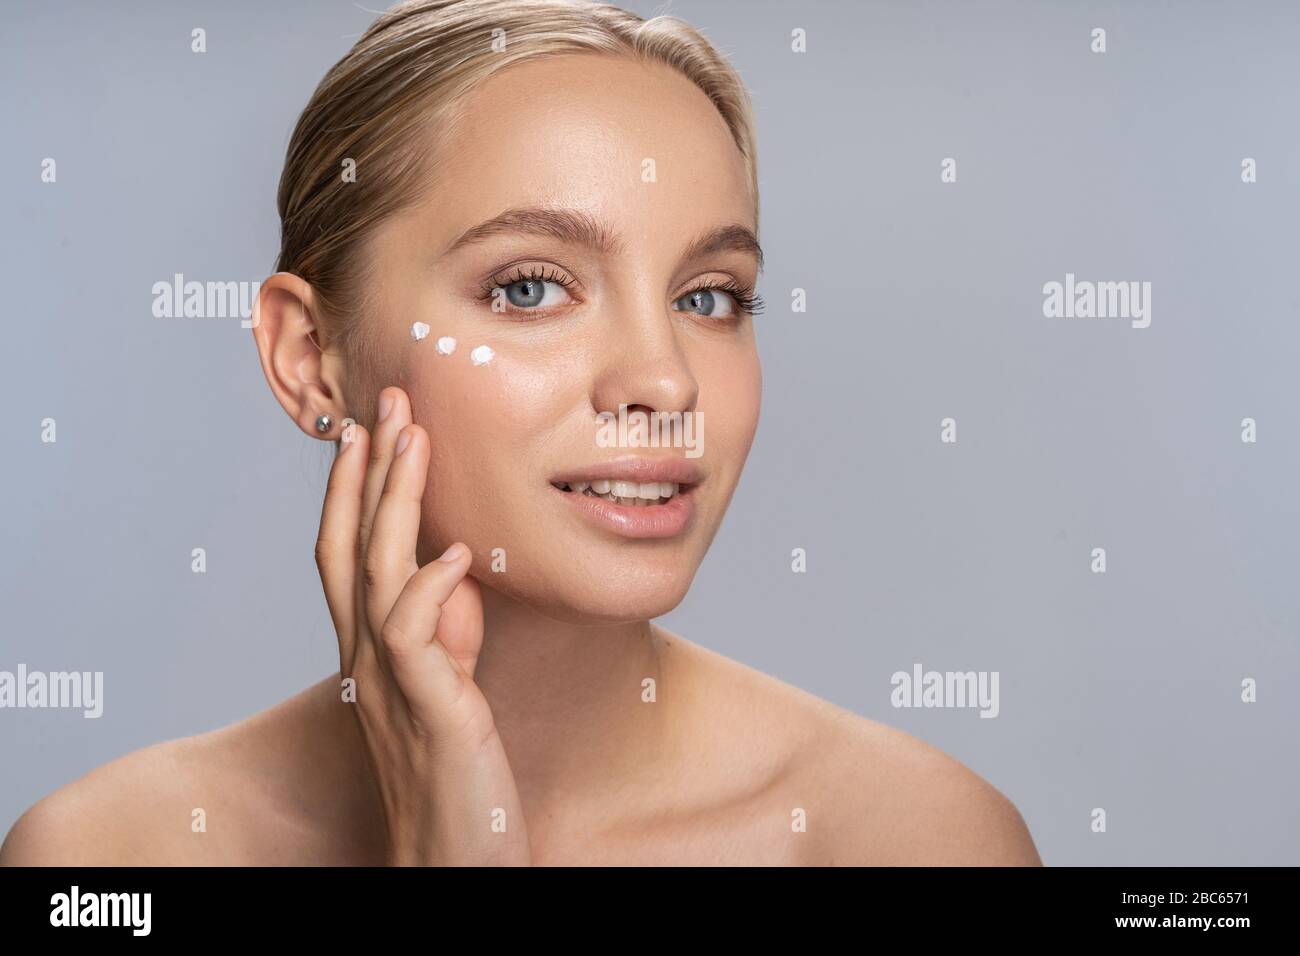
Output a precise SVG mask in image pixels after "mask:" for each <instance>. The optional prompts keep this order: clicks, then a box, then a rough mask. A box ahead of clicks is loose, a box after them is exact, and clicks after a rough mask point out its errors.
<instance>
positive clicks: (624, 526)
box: [551, 458, 703, 538]
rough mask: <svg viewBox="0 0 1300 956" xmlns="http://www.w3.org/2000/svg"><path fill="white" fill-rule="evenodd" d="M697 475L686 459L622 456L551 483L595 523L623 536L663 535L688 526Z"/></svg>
mask: <svg viewBox="0 0 1300 956" xmlns="http://www.w3.org/2000/svg"><path fill="white" fill-rule="evenodd" d="M702 480H703V475H702V473H701V471H700V469H699V468H698V467H697V466H696V465H695V463H694V462H691V461H688V460H685V459H680V458H673V459H664V460H660V461H656V460H653V459H646V458H621V459H612V460H610V461H607V462H603V463H601V464H596V465H591V466H589V467H586V468H581V469H577V470H574V471H570V472H564V473H562V474H559V475H556V476H555V477H554V478H552V479H551V486H552V487H553V488H555V490H556V491H557V492H559V493H560V494H562V495H563V496H564V498H565V499H566V500H567V501H568V502H569V503H570V504H571V505H572V506H573V507H574V508H576V509H577V510H578V512H579V514H580V515H581V516H582V517H584V518H585V519H586V520H588V521H589V522H591V523H592V524H594V525H595V526H596V527H599V528H602V529H604V530H606V531H612V532H614V533H615V534H618V535H620V536H622V537H627V538H668V537H673V536H675V535H678V534H681V533H682V532H683V531H685V530H686V529H687V528H688V527H689V526H690V524H691V519H692V518H693V516H694V514H695V502H694V498H693V496H692V491H693V489H694V488H695V486H696V485H698V484H699V483H700V482H701V481H702Z"/></svg>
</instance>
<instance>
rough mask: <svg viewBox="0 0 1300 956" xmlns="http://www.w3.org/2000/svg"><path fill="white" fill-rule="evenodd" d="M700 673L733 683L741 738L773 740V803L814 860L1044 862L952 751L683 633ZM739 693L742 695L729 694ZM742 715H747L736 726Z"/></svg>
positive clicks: (1004, 807) (803, 854) (1005, 803)
mask: <svg viewBox="0 0 1300 956" xmlns="http://www.w3.org/2000/svg"><path fill="white" fill-rule="evenodd" d="M675 639H676V640H678V641H681V645H680V646H681V647H682V649H683V651H684V653H685V654H689V655H691V656H693V657H695V658H696V663H697V668H698V669H699V670H700V671H701V672H711V676H708V677H705V678H702V680H706V681H707V682H708V683H711V684H714V685H715V686H717V687H719V688H723V687H725V688H728V690H727V692H726V693H728V694H731V695H734V698H733V700H732V701H730V702H729V703H728V704H727V710H728V712H730V713H732V714H736V715H743V721H738V722H737V725H736V727H735V728H734V732H735V733H736V735H737V737H738V738H739V739H741V740H744V741H746V742H747V743H746V746H756V745H755V744H753V743H751V742H752V741H755V740H766V741H768V743H767V745H766V746H767V747H768V748H769V750H770V752H769V753H768V754H767V755H766V756H765V757H764V758H763V761H764V763H765V764H766V765H768V766H779V767H780V770H779V772H778V773H775V774H772V775H771V777H770V782H769V784H768V785H767V787H766V791H767V799H770V800H771V801H772V802H773V803H775V804H777V805H779V806H781V807H783V808H784V807H786V806H789V807H791V808H796V809H797V810H802V811H803V817H802V822H803V825H804V826H806V834H805V836H806V839H805V840H802V841H801V843H802V848H801V849H800V851H799V852H798V858H799V860H800V862H803V863H805V864H811V865H849V866H857V865H883V866H1017V865H1019V866H1041V865H1042V861H1041V859H1040V858H1039V855H1038V851H1037V849H1036V848H1035V846H1034V842H1033V839H1032V837H1031V835H1030V833H1029V829H1028V827H1027V826H1026V825H1025V822H1024V819H1023V818H1022V816H1021V814H1020V811H1019V810H1018V809H1017V808H1016V806H1015V805H1014V804H1013V803H1012V802H1011V801H1010V800H1009V799H1008V798H1007V797H1006V796H1005V795H1004V794H1002V793H1001V792H1000V791H999V790H998V789H997V788H995V787H994V786H993V785H992V784H990V783H989V782H988V781H987V780H985V779H984V778H983V777H981V776H980V775H979V774H977V773H975V772H974V771H973V770H971V769H970V768H969V767H967V766H966V765H965V764H963V763H961V762H960V761H959V760H957V759H956V758H954V757H952V756H949V755H948V754H945V753H944V752H943V751H941V750H939V749H938V748H937V747H934V746H932V745H931V744H928V743H926V742H925V741H923V740H921V739H920V738H918V737H916V736H914V735H912V734H909V733H907V732H906V731H903V730H900V729H898V728H895V727H890V726H888V725H886V724H882V723H880V722H878V721H874V720H870V719H868V718H866V717H863V716H861V715H859V714H856V713H854V712H852V711H850V710H847V709H845V708H843V707H840V706H838V705H836V704H833V703H831V702H830V701H827V700H825V699H823V698H820V697H817V696H816V695H814V694H811V693H809V692H808V691H805V690H803V689H801V688H798V687H795V686H793V685H791V684H788V683H786V682H784V681H781V680H780V679H778V678H775V677H772V676H771V675H768V674H764V673H762V672H761V671H758V670H755V669H754V668H751V667H748V666H747V665H744V664H741V663H740V662H738V661H734V660H731V659H730V658H727V657H724V656H723V655H720V654H717V653H716V652H713V651H710V650H708V649H706V648H703V647H701V646H700V645H696V644H692V643H691V642H688V641H684V640H682V639H680V638H675ZM736 698H738V699H740V700H743V701H744V702H745V703H744V704H743V705H740V706H738V705H737V704H736V702H735V699H736ZM742 723H743V726H742Z"/></svg>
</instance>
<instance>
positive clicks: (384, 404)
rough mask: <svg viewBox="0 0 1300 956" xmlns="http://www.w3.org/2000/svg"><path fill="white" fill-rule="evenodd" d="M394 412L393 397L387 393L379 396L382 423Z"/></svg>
mask: <svg viewBox="0 0 1300 956" xmlns="http://www.w3.org/2000/svg"><path fill="white" fill-rule="evenodd" d="M392 410H393V396H392V395H391V394H390V393H388V392H385V393H384V394H383V395H380V396H379V420H380V421H381V422H382V421H383V420H384V419H385V418H387V417H388V413H389V412H391V411H392Z"/></svg>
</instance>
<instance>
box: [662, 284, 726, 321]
mask: <svg viewBox="0 0 1300 956" xmlns="http://www.w3.org/2000/svg"><path fill="white" fill-rule="evenodd" d="M717 291H718V292H721V291H722V290H721V289H718V290H717ZM713 292H714V290H713V289H696V290H695V291H694V292H690V293H688V294H686V295H684V296H682V297H681V298H680V299H678V300H677V302H676V303H675V305H676V307H677V310H678V311H679V312H695V313H698V314H699V315H702V316H704V317H705V318H709V319H729V318H731V316H732V315H733V310H732V309H731V308H730V304H731V301H730V300H731V297H730V296H728V295H714V294H713ZM718 306H723V307H724V308H726V309H727V311H725V312H722V313H720V314H718V313H714V311H713V310H714V308H716V307H718Z"/></svg>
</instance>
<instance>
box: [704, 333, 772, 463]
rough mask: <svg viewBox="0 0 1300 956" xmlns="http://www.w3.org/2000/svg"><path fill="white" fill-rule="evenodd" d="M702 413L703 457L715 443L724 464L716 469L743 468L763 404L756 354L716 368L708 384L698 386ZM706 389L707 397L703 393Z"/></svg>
mask: <svg viewBox="0 0 1300 956" xmlns="http://www.w3.org/2000/svg"><path fill="white" fill-rule="evenodd" d="M701 386H702V388H701V391H702V393H703V394H702V395H701V408H702V409H703V410H704V423H705V453H706V454H708V451H709V450H710V446H711V445H712V444H713V443H714V442H716V443H717V450H718V452H719V453H720V456H721V457H724V458H725V459H727V460H726V461H718V462H716V463H715V464H716V466H718V467H726V466H736V467H738V466H739V465H740V464H743V462H744V458H745V456H746V455H747V454H748V452H749V447H750V445H751V444H752V443H753V440H754V433H755V431H756V430H757V428H758V415H759V408H760V405H761V402H762V393H763V373H762V369H761V367H760V366H759V362H758V356H757V354H751V355H746V356H744V357H742V358H739V359H737V360H736V361H733V362H729V363H727V364H726V366H725V367H722V366H719V367H718V368H716V369H715V370H714V371H713V374H711V376H710V379H709V381H708V383H707V384H706V383H703V382H702V383H701ZM706 388H707V393H704V389H706Z"/></svg>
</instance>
